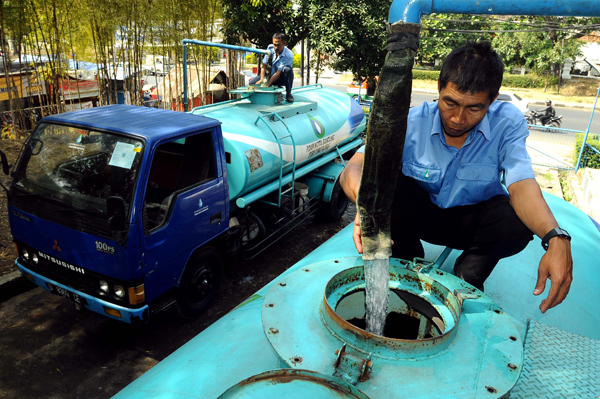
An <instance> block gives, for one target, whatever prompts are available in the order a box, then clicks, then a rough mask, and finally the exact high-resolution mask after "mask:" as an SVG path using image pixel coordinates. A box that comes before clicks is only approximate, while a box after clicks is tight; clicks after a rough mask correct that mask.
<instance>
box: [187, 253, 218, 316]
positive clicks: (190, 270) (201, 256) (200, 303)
mask: <svg viewBox="0 0 600 399" xmlns="http://www.w3.org/2000/svg"><path fill="white" fill-rule="evenodd" d="M222 280H223V260H222V259H221V256H220V255H219V253H218V252H217V250H216V249H214V248H213V247H204V248H202V249H200V250H199V251H198V252H197V253H195V254H194V255H193V256H192V258H191V259H190V260H189V261H188V264H187V265H186V267H185V271H184V272H183V277H182V278H181V284H180V285H179V288H178V289H177V310H178V311H179V314H180V316H181V317H183V318H186V319H193V318H195V317H198V316H200V315H201V314H202V313H204V311H206V310H207V309H208V307H209V306H210V304H211V303H212V301H213V300H214V299H215V297H216V296H217V291H218V290H219V286H220V285H221V281H222Z"/></svg>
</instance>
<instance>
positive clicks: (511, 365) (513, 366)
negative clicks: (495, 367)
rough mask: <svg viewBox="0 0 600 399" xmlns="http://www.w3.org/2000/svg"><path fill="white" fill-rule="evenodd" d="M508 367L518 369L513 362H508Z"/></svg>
mask: <svg viewBox="0 0 600 399" xmlns="http://www.w3.org/2000/svg"><path fill="white" fill-rule="evenodd" d="M508 368H509V369H511V370H516V369H517V366H515V365H514V364H512V363H508Z"/></svg>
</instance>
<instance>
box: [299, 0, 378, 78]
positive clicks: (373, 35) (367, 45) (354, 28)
mask: <svg viewBox="0 0 600 399" xmlns="http://www.w3.org/2000/svg"><path fill="white" fill-rule="evenodd" d="M389 7H390V1H389V0H355V1H352V2H348V1H343V0H333V1H327V2H324V1H317V0H313V1H312V3H311V4H310V14H311V22H312V25H311V34H310V38H309V43H310V46H311V48H312V49H313V50H314V51H315V53H320V54H323V55H335V56H336V57H334V58H333V62H332V67H333V68H334V69H335V70H339V71H351V72H352V74H353V75H354V77H355V78H356V79H359V80H364V79H370V80H373V79H374V78H375V76H377V75H379V73H380V71H381V68H382V66H383V63H384V60H385V55H386V51H385V43H386V32H385V24H386V20H387V14H388V11H389Z"/></svg>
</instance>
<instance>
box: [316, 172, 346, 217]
mask: <svg viewBox="0 0 600 399" xmlns="http://www.w3.org/2000/svg"><path fill="white" fill-rule="evenodd" d="M347 208H348V197H346V194H345V193H344V190H342V186H341V185H340V181H339V180H338V181H336V182H335V186H333V192H332V193H331V201H329V202H323V203H322V204H321V209H319V216H321V218H322V219H323V220H325V221H328V222H335V221H336V220H339V219H340V218H341V217H342V216H343V215H344V212H346V209H347Z"/></svg>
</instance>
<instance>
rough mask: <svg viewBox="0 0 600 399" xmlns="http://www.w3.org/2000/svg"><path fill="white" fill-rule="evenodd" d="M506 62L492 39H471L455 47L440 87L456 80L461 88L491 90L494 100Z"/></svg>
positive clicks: (448, 59)
mask: <svg viewBox="0 0 600 399" xmlns="http://www.w3.org/2000/svg"><path fill="white" fill-rule="evenodd" d="M503 73H504V63H503V62H502V59H501V58H500V56H499V55H498V54H497V53H496V51H494V49H493V48H492V45H491V44H490V42H487V41H481V42H479V43H468V44H465V45H464V46H460V47H457V48H455V49H454V50H452V52H451V53H450V54H449V55H448V57H446V59H445V60H444V65H442V70H441V72H440V78H439V81H440V88H444V87H446V85H447V84H448V82H451V83H454V84H455V85H456V87H457V89H458V90H460V91H461V92H470V93H471V94H474V93H481V92H486V91H487V92H488V95H489V98H490V101H494V98H496V95H497V94H498V91H499V90H500V86H501V85H502V74H503Z"/></svg>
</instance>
